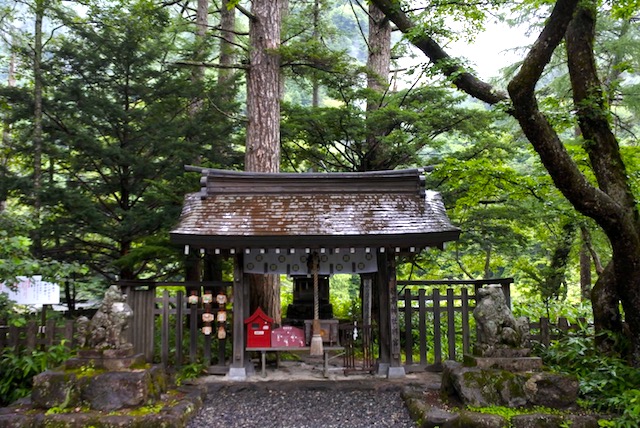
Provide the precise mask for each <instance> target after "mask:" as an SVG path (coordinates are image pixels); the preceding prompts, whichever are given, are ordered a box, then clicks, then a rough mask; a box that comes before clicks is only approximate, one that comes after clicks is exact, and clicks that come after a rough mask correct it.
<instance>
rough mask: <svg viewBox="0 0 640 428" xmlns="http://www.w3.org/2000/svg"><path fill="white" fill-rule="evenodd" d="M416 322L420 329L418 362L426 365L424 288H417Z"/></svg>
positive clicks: (425, 300)
mask: <svg viewBox="0 0 640 428" xmlns="http://www.w3.org/2000/svg"><path fill="white" fill-rule="evenodd" d="M418 311H419V313H418V317H419V318H418V320H419V321H418V322H419V331H420V364H421V365H423V366H425V367H426V366H427V364H428V361H427V296H426V291H425V289H424V288H421V289H420V290H418Z"/></svg>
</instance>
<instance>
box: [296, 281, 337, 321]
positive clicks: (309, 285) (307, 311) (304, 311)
mask: <svg viewBox="0 0 640 428" xmlns="http://www.w3.org/2000/svg"><path fill="white" fill-rule="evenodd" d="M318 299H319V308H318V309H319V317H320V319H321V320H328V319H331V318H333V306H331V303H330V302H329V276H328V275H319V276H318ZM286 317H287V324H291V325H295V326H299V327H301V326H303V325H304V321H305V320H310V319H313V277H309V276H306V275H304V276H294V277H293V302H292V303H291V304H290V305H288V306H287V313H286Z"/></svg>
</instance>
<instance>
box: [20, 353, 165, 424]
mask: <svg viewBox="0 0 640 428" xmlns="http://www.w3.org/2000/svg"><path fill="white" fill-rule="evenodd" d="M166 390H167V376H166V374H165V371H164V369H163V368H162V367H160V366H149V365H147V364H145V362H144V357H143V356H142V354H133V352H132V351H131V350H126V351H124V350H104V351H81V352H80V353H79V355H78V357H76V358H71V359H69V360H67V361H66V362H65V364H64V365H63V366H62V367H60V368H58V369H55V370H47V371H45V372H43V373H40V374H39V375H37V376H35V377H34V378H33V390H32V393H31V399H32V402H33V405H34V406H35V407H39V408H46V409H48V408H51V407H58V408H61V409H66V408H73V407H82V406H87V407H88V408H89V409H91V410H99V411H107V412H109V411H114V410H118V409H121V408H131V407H136V406H140V405H147V404H150V403H153V402H155V401H156V400H158V399H159V398H160V395H161V394H162V393H163V392H166Z"/></svg>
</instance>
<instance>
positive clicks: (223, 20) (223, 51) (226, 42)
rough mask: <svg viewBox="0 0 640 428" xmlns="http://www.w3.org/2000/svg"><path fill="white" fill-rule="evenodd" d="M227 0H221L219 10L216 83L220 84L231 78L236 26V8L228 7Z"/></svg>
mask: <svg viewBox="0 0 640 428" xmlns="http://www.w3.org/2000/svg"><path fill="white" fill-rule="evenodd" d="M228 6H229V0H222V11H221V12H220V35H221V38H220V69H219V70H218V85H220V86H222V85H223V84H225V83H227V82H228V81H229V80H231V79H232V78H233V73H234V72H233V69H232V68H231V66H232V65H233V61H234V47H233V46H234V43H235V38H236V36H235V32H234V31H235V27H236V9H235V8H231V9H229V8H228Z"/></svg>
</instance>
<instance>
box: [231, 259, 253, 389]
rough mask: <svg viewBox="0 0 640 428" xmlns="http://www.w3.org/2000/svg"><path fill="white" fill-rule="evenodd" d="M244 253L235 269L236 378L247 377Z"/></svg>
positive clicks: (233, 376) (233, 371) (233, 372)
mask: <svg viewBox="0 0 640 428" xmlns="http://www.w3.org/2000/svg"><path fill="white" fill-rule="evenodd" d="M245 279H246V278H245V275H244V269H243V258H242V254H238V255H237V256H236V257H235V260H234V269H233V353H232V357H231V367H229V374H228V376H229V378H231V379H234V380H242V379H246V377H247V371H246V368H245V353H246V352H245V332H244V319H245V317H246V313H247V311H248V307H249V299H247V290H245V288H248V284H247V283H246V281H245Z"/></svg>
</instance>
